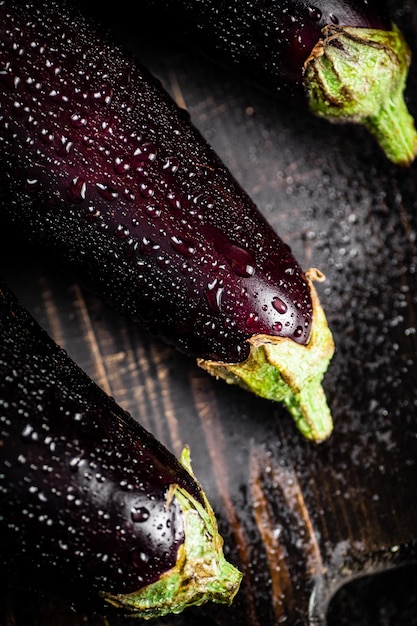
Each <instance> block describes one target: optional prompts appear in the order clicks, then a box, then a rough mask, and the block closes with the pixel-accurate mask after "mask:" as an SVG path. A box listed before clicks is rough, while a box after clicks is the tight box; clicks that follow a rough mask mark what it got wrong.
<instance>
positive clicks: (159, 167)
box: [0, 0, 312, 362]
mask: <svg viewBox="0 0 417 626" xmlns="http://www.w3.org/2000/svg"><path fill="white" fill-rule="evenodd" d="M0 63H1V67H0V104H1V109H0V190H1V193H0V216H1V218H2V220H4V223H5V224H7V225H8V227H9V228H10V232H12V233H13V235H14V236H15V237H16V240H17V242H18V244H19V245H25V241H27V240H28V239H29V240H30V241H32V242H35V243H36V244H37V245H38V246H39V247H41V248H42V250H43V251H46V252H48V253H50V254H51V255H52V256H53V258H56V259H58V260H59V261H60V262H62V263H63V264H65V266H66V267H67V268H68V269H70V271H71V272H72V273H73V275H75V276H76V277H77V278H78V279H79V280H80V281H82V282H83V284H84V285H86V286H88V287H89V288H91V289H93V290H94V291H95V292H96V293H97V294H98V295H99V296H100V297H101V298H103V299H104V300H106V301H107V302H109V303H111V304H113V305H114V306H116V308H117V309H118V310H120V311H121V312H123V313H125V314H127V315H129V316H130V317H132V318H134V319H135V320H137V321H138V322H139V323H140V324H141V325H142V326H143V327H145V328H147V329H149V330H150V331H151V332H153V333H155V334H157V335H158V336H160V337H161V338H163V339H165V340H166V341H167V342H169V343H171V344H173V345H175V346H176V347H177V348H178V349H179V350H181V351H182V352H184V353H186V354H187V355H189V356H192V357H196V358H202V359H210V360H219V361H222V362H242V361H244V360H245V359H246V358H247V357H248V355H249V351H250V348H249V345H248V341H247V340H248V339H249V338H250V337H252V336H254V335H257V334H264V335H267V336H269V335H271V336H274V337H288V338H290V339H291V340H292V341H294V342H296V343H297V344H301V345H305V344H307V343H308V341H309V338H310V334H311V328H312V298H311V292H310V286H309V283H308V281H307V280H306V277H305V274H304V272H303V270H302V269H301V267H300V265H299V263H298V262H297V261H296V259H295V258H294V256H293V254H292V252H291V250H290V248H289V247H288V245H286V244H285V243H284V242H283V241H282V239H281V238H280V237H279V236H278V234H277V233H276V232H274V231H273V229H272V228H271V226H270V225H269V224H268V223H267V222H266V220H265V219H264V217H263V216H262V215H261V213H260V211H259V210H258V209H257V207H256V206H255V205H254V203H253V202H252V200H251V199H250V198H249V197H248V195H247V194H246V193H245V191H244V190H243V189H242V188H241V186H240V185H239V184H238V183H237V181H236V180H235V179H234V177H233V176H232V174H231V173H230V171H228V170H227V168H226V167H225V166H224V164H223V163H222V162H221V161H220V159H219V158H218V156H217V155H216V154H215V153H214V151H213V150H212V149H211V148H210V146H209V145H208V144H207V142H206V141H205V140H204V138H203V137H202V136H201V134H200V133H199V132H198V131H197V129H196V128H195V127H194V126H193V125H192V124H191V122H190V119H189V115H188V113H187V112H186V111H184V110H182V109H180V108H178V107H177V105H176V104H175V103H174V101H173V100H172V99H171V98H170V96H169V95H168V94H167V92H166V91H165V90H164V89H162V87H161V85H160V83H159V82H158V81H157V80H156V78H155V77H153V76H151V75H150V74H149V72H148V71H147V70H146V69H145V68H143V67H142V66H141V65H140V64H139V63H138V62H137V60H135V59H132V58H131V57H130V56H129V55H127V54H126V51H124V50H122V49H121V48H120V47H119V46H116V44H115V43H114V41H112V40H111V39H110V35H108V33H106V34H105V35H104V34H103V33H102V32H101V33H99V32H97V30H96V29H95V28H93V27H92V26H91V24H89V23H88V22H87V21H86V20H85V19H84V18H83V16H82V15H80V13H79V12H78V11H76V10H75V9H74V10H73V7H70V5H68V4H65V3H57V2H53V1H50V0H46V1H40V0H31V1H28V2H25V3H20V2H17V1H15V2H13V1H11V0H5V1H4V2H3V3H1V4H0Z"/></svg>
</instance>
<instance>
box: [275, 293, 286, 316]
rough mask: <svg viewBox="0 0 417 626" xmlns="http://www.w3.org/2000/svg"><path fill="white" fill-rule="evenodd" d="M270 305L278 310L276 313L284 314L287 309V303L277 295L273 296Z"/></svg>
mask: <svg viewBox="0 0 417 626" xmlns="http://www.w3.org/2000/svg"><path fill="white" fill-rule="evenodd" d="M272 306H273V307H274V309H275V310H276V311H278V313H281V314H284V313H286V312H287V311H288V306H287V304H286V303H285V302H284V300H281V298H279V297H278V296H275V298H274V299H273V300H272Z"/></svg>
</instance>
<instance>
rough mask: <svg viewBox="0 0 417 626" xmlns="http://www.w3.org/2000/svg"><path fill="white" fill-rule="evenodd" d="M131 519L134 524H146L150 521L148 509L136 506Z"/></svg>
mask: <svg viewBox="0 0 417 626" xmlns="http://www.w3.org/2000/svg"><path fill="white" fill-rule="evenodd" d="M130 517H131V519H132V522H135V523H142V522H146V521H147V520H148V519H149V517H150V513H149V511H148V509H147V508H146V507H144V506H139V507H136V506H134V507H132V509H131V511H130Z"/></svg>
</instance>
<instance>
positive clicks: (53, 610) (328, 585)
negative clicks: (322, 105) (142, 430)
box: [0, 2, 417, 626]
mask: <svg viewBox="0 0 417 626" xmlns="http://www.w3.org/2000/svg"><path fill="white" fill-rule="evenodd" d="M107 17H108V18H109V21H111V20H110V16H107ZM396 19H397V23H399V25H400V26H401V28H402V29H403V32H404V33H405V34H406V36H407V39H408V41H409V43H410V45H411V48H412V49H413V52H414V55H415V59H416V60H417V5H416V3H415V2H409V3H407V2H406V3H402V8H401V11H397V12H396ZM112 26H113V27H114V28H115V29H116V30H117V32H118V36H119V38H122V39H123V40H124V41H125V43H126V45H128V46H129V47H130V48H131V49H132V50H133V51H134V52H135V54H137V55H138V57H139V58H141V59H142V60H143V62H145V64H146V65H147V66H148V67H149V68H150V69H151V70H152V71H153V72H154V73H155V74H157V75H158V76H159V78H160V79H161V80H162V82H163V84H164V85H165V87H166V88H167V89H168V90H169V91H170V92H171V93H172V95H173V97H174V98H175V99H176V100H177V101H178V102H179V103H180V104H181V105H182V106H184V107H185V108H187V109H188V110H189V111H190V114H191V117H192V120H193V121H194V123H195V124H196V125H197V126H198V127H199V128H200V130H201V132H202V133H203V134H204V135H205V137H206V138H207V139H208V140H209V141H210V143H211V144H212V145H213V146H214V147H215V149H216V151H217V152H218V153H219V155H220V156H221V157H222V158H223V160H224V161H225V162H226V164H227V165H228V166H229V168H230V169H231V171H232V172H233V174H234V175H235V176H236V178H237V179H238V181H239V182H241V184H242V185H243V186H244V188H245V189H246V190H247V191H248V192H249V194H250V195H251V196H252V197H253V198H254V200H255V201H256V203H257V204H258V206H259V208H260V209H261V211H262V212H263V213H264V214H265V215H266V216H267V217H268V219H269V220H270V222H271V223H272V224H273V226H274V227H275V228H276V230H277V231H278V232H279V234H280V235H281V236H282V238H283V239H285V240H286V241H287V242H288V243H289V244H290V245H291V247H292V249H293V252H294V253H295V256H296V257H297V258H298V260H299V261H300V263H301V264H302V266H303V267H304V268H305V269H307V268H308V267H310V266H316V267H319V268H320V269H321V270H322V271H323V272H324V273H325V275H326V281H325V282H324V283H323V284H320V285H319V286H318V289H319V294H320V297H321V301H322V304H323V306H324V308H325V310H326V313H327V317H328V321H329V325H330V327H331V328H332V331H333V333H334V338H335V342H336V354H335V357H334V359H333V361H332V363H331V365H330V368H329V370H328V373H327V374H326V377H325V380H324V386H325V389H326V392H327V395H328V399H329V404H330V406H331V409H332V412H333V416H334V421H335V430H334V433H333V435H332V436H331V438H330V439H329V440H328V441H326V442H325V443H323V444H321V445H319V446H317V445H312V444H311V443H309V442H307V441H305V440H303V439H302V438H301V436H300V435H299V434H298V432H297V431H296V430H295V427H294V425H293V423H292V420H291V418H290V417H289V415H288V414H287V413H286V411H285V410H284V409H283V408H282V407H281V406H278V405H274V404H272V403H270V402H268V401H265V400H262V399H259V398H256V397H252V396H251V395H250V394H248V393H245V392H243V391H242V390H239V389H237V388H233V387H230V386H228V385H226V384H225V383H223V382H221V381H216V380H214V379H213V378H211V377H210V376H209V375H208V374H206V373H205V372H203V371H202V370H200V369H199V368H198V367H197V365H196V363H194V362H193V361H190V360H189V359H187V358H186V357H184V356H183V355H180V354H178V353H177V352H175V351H174V350H173V349H172V348H170V347H167V346H166V345H164V344H162V343H161V342H160V341H158V340H157V339H156V338H154V337H152V336H151V335H148V334H146V333H144V332H143V331H142V330H141V329H140V328H138V327H137V326H135V325H134V324H133V323H131V322H130V321H129V320H126V319H123V318H122V317H121V316H119V315H118V314H116V313H115V312H114V311H112V310H110V309H109V308H107V307H106V306H105V305H104V304H103V303H102V302H100V301H99V300H98V299H97V298H95V297H93V296H92V295H91V294H90V293H88V292H85V291H84V290H83V289H82V287H81V286H80V285H79V284H78V283H76V282H75V281H74V280H73V279H72V278H71V276H68V275H67V274H66V273H64V272H63V271H62V270H61V269H60V268H59V267H56V266H55V265H54V264H53V263H51V262H50V260H49V259H45V258H42V257H41V256H39V255H34V254H33V251H31V250H26V249H20V248H19V249H17V248H16V247H14V246H6V244H4V245H3V246H2V249H1V251H0V255H1V263H2V269H3V275H4V277H5V278H6V280H7V282H8V283H9V285H10V286H11V287H12V288H13V289H14V291H15V293H17V295H18V296H19V297H20V298H21V300H22V301H23V303H24V304H25V305H26V306H27V308H28V309H29V310H30V311H31V312H32V313H33V315H34V316H35V317H36V319H37V320H38V321H39V322H40V324H41V325H42V326H43V327H44V328H46V329H47V330H48V331H49V332H50V334H51V335H52V336H53V337H54V338H55V340H56V341H57V342H58V343H59V344H61V345H62V346H63V347H65V348H66V349H67V351H68V353H69V354H70V356H71V357H72V358H73V359H74V360H75V361H76V362H77V363H78V364H79V365H80V366H81V367H82V368H83V369H84V370H85V371H87V372H88V373H89V374H90V376H91V377H92V378H93V379H94V380H95V381H96V382H97V383H98V384H99V385H100V386H101V387H102V388H103V389H104V390H105V391H107V392H108V393H109V394H110V395H112V396H113V397H114V398H115V399H116V400H117V402H118V403H119V404H121V405H122V406H123V407H124V408H126V409H127V410H128V411H129V412H130V413H131V414H132V415H133V416H134V417H135V418H136V419H138V420H139V421H140V422H141V423H142V424H143V425H144V426H145V427H146V428H147V429H148V430H150V431H151V432H153V433H154V434H155V435H156V436H157V437H158V438H159V439H160V440H161V441H162V442H163V443H165V444H166V445H167V446H168V447H169V448H170V449H171V450H173V451H174V452H175V453H176V454H177V455H178V454H179V453H180V451H181V449H182V448H183V446H184V445H185V444H188V445H189V446H190V448H191V458H192V463H193V468H194V472H195V474H196V476H197V478H198V479H199V480H200V482H201V483H202V485H203V487H204V489H205V491H206V493H207V495H208V498H209V500H210V501H211V503H212V505H213V508H214V509H215V512H216V515H217V517H218V520H219V525H220V529H221V532H222V534H223V536H224V539H225V551H226V554H227V557H228V558H229V560H231V561H232V562H233V563H234V564H236V565H237V566H238V567H239V568H240V569H241V570H242V572H243V573H244V582H243V584H242V587H241V590H240V592H239V594H238V595H237V597H236V599H235V602H234V603H233V605H232V606H231V607H220V606H213V605H207V606H205V607H201V608H199V609H190V610H188V611H185V612H184V613H183V614H181V615H178V616H173V617H169V618H165V619H163V620H156V621H155V624H158V626H159V625H161V626H162V625H163V624H167V625H168V624H169V625H170V626H194V625H195V624H199V626H229V625H230V624H240V625H241V626H278V625H279V624H289V625H291V626H298V625H300V626H311V625H314V624H316V625H323V624H325V623H326V620H327V624H328V626H336V625H337V626H343V625H344V624H346V625H348V626H365V625H366V626H368V625H371V624H372V626H383V625H384V626H386V625H388V624H389V625H392V626H394V625H395V626H402V625H404V626H405V625H407V626H410V625H413V624H417V598H416V589H417V585H416V582H417V565H416V563H417V499H416V493H417V467H416V463H417V415H416V413H417V278H416V271H417V240H416V236H417V163H414V164H413V165H412V166H411V167H410V168H408V169H401V168H398V167H396V166H394V165H392V164H390V163H389V162H388V161H387V160H386V158H385V157H384V155H383V154H382V153H381V151H380V149H379V148H378V146H376V144H375V142H374V140H373V139H372V137H370V136H369V135H368V134H367V133H366V131H364V130H363V129H361V128H357V127H352V126H337V127H334V126H331V125H330V124H328V123H326V122H322V121H320V120H317V119H314V118H312V117H311V116H309V115H307V114H306V113H305V112H303V111H300V110H297V109H296V108H295V107H293V106H292V105H291V106H289V105H288V104H287V103H282V102H281V103H280V102H277V101H276V100H275V99H274V97H273V96H272V95H271V94H267V93H263V92H261V91H260V90H257V89H256V88H254V87H253V86H249V85H247V84H245V83H244V81H243V80H242V79H240V78H239V77H236V76H232V75H229V74H228V73H227V71H226V70H224V69H223V68H219V67H217V66H216V65H214V64H212V63H211V62H210V61H209V60H208V59H204V58H202V57H199V56H198V55H196V54H194V53H192V54H190V51H189V50H187V49H186V47H185V46H184V47H182V44H184V42H181V41H179V42H178V45H175V44H174V45H173V46H171V45H168V44H167V43H166V42H161V41H158V39H157V36H156V34H153V33H152V32H149V31H148V32H147V33H146V37H145V38H144V30H146V29H145V27H144V26H141V27H140V26H138V24H137V23H136V24H135V23H132V19H129V16H127V15H124V16H121V15H119V16H118V19H117V20H113V21H112ZM413 46H414V48H413ZM407 97H408V104H409V107H410V110H411V111H412V113H413V114H414V115H417V65H416V63H414V65H413V67H412V71H411V74H410V79H409V85H408V89H407ZM4 234H5V233H3V235H4ZM329 603H330V604H329ZM0 619H1V620H2V621H1V622H0V623H1V624H4V625H5V626H35V624H36V626H52V625H54V626H81V625H84V626H96V625H98V624H100V625H102V624H104V622H103V619H102V618H101V617H100V616H96V615H81V614H79V613H77V612H75V611H74V610H72V609H71V607H66V606H62V605H60V604H59V603H58V601H57V600H55V599H54V598H50V597H44V598H38V597H36V596H32V595H31V594H27V595H25V597H24V598H22V596H19V597H16V596H13V594H5V593H4V594H2V601H1V612H0ZM109 621H110V626H114V625H116V624H117V626H126V625H127V624H130V623H131V622H129V621H128V620H123V619H117V620H116V619H113V618H111V619H110V620H109ZM136 623H137V620H136Z"/></svg>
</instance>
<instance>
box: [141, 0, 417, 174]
mask: <svg viewBox="0 0 417 626" xmlns="http://www.w3.org/2000/svg"><path fill="white" fill-rule="evenodd" d="M145 10H146V11H147V13H146V14H145V17H146V21H147V23H148V24H155V25H157V28H155V32H156V33H160V34H161V33H163V35H162V36H164V37H166V36H167V35H168V36H171V37H172V38H174V39H175V40H177V39H178V29H179V28H180V29H181V39H182V40H183V41H186V42H187V45H189V44H192V45H193V46H194V48H197V49H198V50H201V51H204V53H205V54H208V55H209V56H211V57H213V59H216V60H218V61H221V63H222V64H223V65H225V66H228V67H232V68H234V69H235V70H237V71H238V73H240V74H242V75H244V76H245V78H247V79H250V80H251V81H252V82H254V83H257V84H258V85H261V86H262V87H264V88H266V89H267V90H269V91H272V92H273V93H275V94H277V95H278V96H279V97H280V98H285V99H291V100H292V101H294V102H297V103H300V105H301V106H302V107H307V108H308V110H309V111H310V112H311V113H313V114H314V115H317V116H319V117H321V118H324V119H327V120H329V121H331V122H350V123H357V124H362V125H364V126H365V127H366V128H367V129H368V130H369V131H370V132H371V133H372V134H373V136H374V137H375V138H376V140H377V141H378V143H379V145H380V146H381V148H382V149H383V151H384V152H385V154H386V156H387V157H388V158H389V159H390V160H391V161H392V162H393V163H395V164H398V165H401V166H408V165H410V164H411V163H412V161H413V160H414V159H415V156H416V154H417V133H416V129H415V122H414V119H413V117H412V116H411V114H410V113H409V111H408V108H407V105H406V102H405V98H404V91H405V88H406V84H407V78H408V71H409V67H410V64H411V52H410V48H409V46H408V44H407V43H406V41H405V39H404V37H403V35H402V33H401V32H400V31H399V29H398V28H397V26H396V25H395V24H394V23H393V22H392V20H391V18H390V14H389V11H388V9H387V4H386V2H384V0H314V1H313V2H309V1H308V0H245V1H238V0H145V2H142V3H141V12H142V13H143V12H144V11H145Z"/></svg>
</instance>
